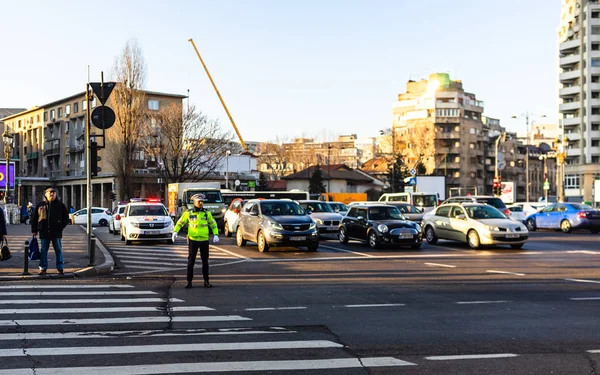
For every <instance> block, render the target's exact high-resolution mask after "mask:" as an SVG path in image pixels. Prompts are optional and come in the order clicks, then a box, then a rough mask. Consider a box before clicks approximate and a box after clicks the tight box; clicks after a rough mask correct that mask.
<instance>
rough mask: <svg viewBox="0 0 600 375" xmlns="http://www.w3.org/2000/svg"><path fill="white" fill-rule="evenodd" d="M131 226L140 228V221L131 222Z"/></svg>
mask: <svg viewBox="0 0 600 375" xmlns="http://www.w3.org/2000/svg"><path fill="white" fill-rule="evenodd" d="M131 226H132V227H134V228H139V227H140V223H138V222H136V221H132V222H131Z"/></svg>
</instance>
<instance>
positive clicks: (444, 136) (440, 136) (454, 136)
mask: <svg viewBox="0 0 600 375" xmlns="http://www.w3.org/2000/svg"><path fill="white" fill-rule="evenodd" d="M436 138H437V139H460V134H459V133H457V132H450V133H437V135H436Z"/></svg>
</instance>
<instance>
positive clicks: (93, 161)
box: [90, 142, 101, 176]
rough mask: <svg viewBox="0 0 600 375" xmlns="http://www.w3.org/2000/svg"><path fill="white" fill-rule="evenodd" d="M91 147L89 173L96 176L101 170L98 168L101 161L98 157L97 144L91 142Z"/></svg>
mask: <svg viewBox="0 0 600 375" xmlns="http://www.w3.org/2000/svg"><path fill="white" fill-rule="evenodd" d="M91 144H92V147H91V148H90V171H91V175H92V176H98V172H100V170H101V168H99V167H98V161H99V160H100V159H101V158H100V157H99V156H98V143H96V142H91Z"/></svg>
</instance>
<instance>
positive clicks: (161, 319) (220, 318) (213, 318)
mask: <svg viewBox="0 0 600 375" xmlns="http://www.w3.org/2000/svg"><path fill="white" fill-rule="evenodd" d="M239 320H252V319H250V318H245V317H243V316H239V315H210V316H175V317H168V316H139V317H131V318H104V319H38V320H35V319H33V320H18V319H14V320H0V327H1V326H41V325H53V326H69V325H82V324H83V325H85V324H106V325H110V324H136V323H171V322H175V323H185V322H229V321H239ZM0 352H1V351H0ZM0 356H1V354H0Z"/></svg>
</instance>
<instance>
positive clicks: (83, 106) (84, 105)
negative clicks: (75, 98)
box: [81, 100, 87, 111]
mask: <svg viewBox="0 0 600 375" xmlns="http://www.w3.org/2000/svg"><path fill="white" fill-rule="evenodd" d="M86 109H87V102H86V101H85V100H82V101H81V110H82V111H85V110H86Z"/></svg>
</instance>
